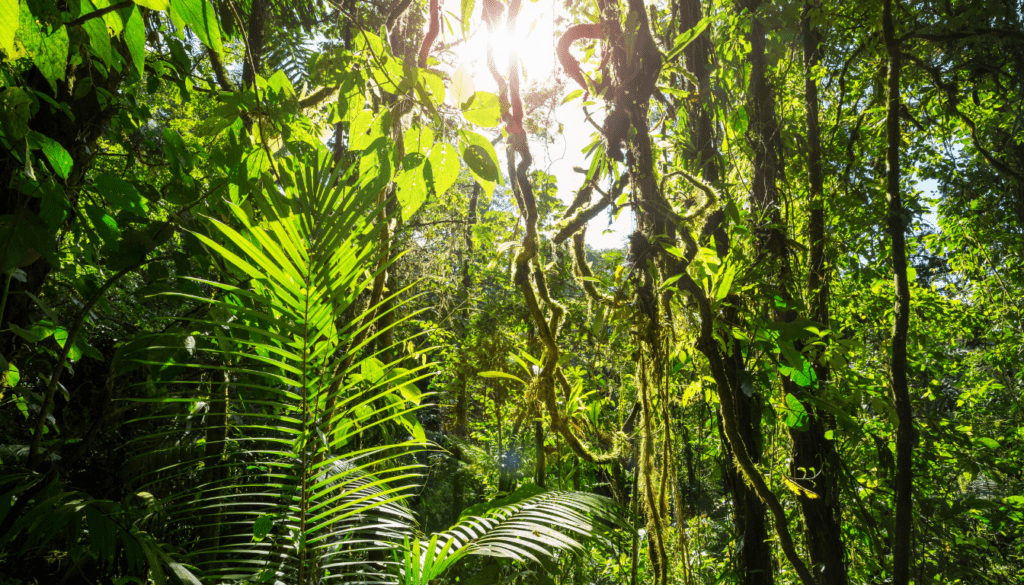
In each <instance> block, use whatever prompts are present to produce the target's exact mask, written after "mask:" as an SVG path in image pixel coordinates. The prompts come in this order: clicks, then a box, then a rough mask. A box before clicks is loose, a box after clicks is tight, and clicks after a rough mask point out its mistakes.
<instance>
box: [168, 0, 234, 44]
mask: <svg viewBox="0 0 1024 585" xmlns="http://www.w3.org/2000/svg"><path fill="white" fill-rule="evenodd" d="M170 8H171V18H175V19H179V20H180V21H181V22H182V23H183V24H186V25H188V27H189V28H191V29H192V32H194V33H195V35H196V36H197V37H199V40H200V41H202V42H203V44H204V45H206V46H207V47H210V48H211V49H213V50H214V51H217V52H220V51H222V50H223V48H222V47H221V38H220V23H219V22H218V20H217V14H216V12H215V11H214V9H213V5H212V4H210V2H209V0H174V2H173V3H171V4H170Z"/></svg>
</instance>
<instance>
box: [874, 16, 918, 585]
mask: <svg viewBox="0 0 1024 585" xmlns="http://www.w3.org/2000/svg"><path fill="white" fill-rule="evenodd" d="M882 39H883V42H884V43H885V52H886V55H887V56H888V75H887V79H886V86H887V101H888V103H887V106H886V119H885V134H886V152H885V162H886V172H885V183H886V185H885V187H886V195H887V198H888V213H887V218H886V223H887V227H888V231H889V236H890V238H892V250H891V255H892V268H893V281H894V284H895V287H896V298H895V301H894V313H895V322H894V323H893V330H892V358H891V359H892V361H891V363H890V373H891V376H892V380H891V383H892V394H893V399H894V401H895V403H896V416H897V419H898V421H899V424H898V426H897V428H896V522H895V530H894V537H893V551H892V552H893V576H892V582H893V585H907V584H908V583H909V582H910V537H911V529H912V517H911V512H912V506H913V494H912V491H913V481H914V478H913V472H914V470H913V461H912V457H913V450H914V443H913V441H914V439H913V431H914V429H913V425H914V421H913V412H912V410H911V404H910V390H909V388H908V386H907V332H908V329H909V326H910V284H909V282H908V281H907V250H906V239H905V238H906V235H905V228H904V225H903V200H902V198H901V196H900V117H899V116H900V67H901V65H900V46H899V41H898V40H897V39H896V32H895V26H894V24H893V15H892V0H884V2H883V4H882Z"/></svg>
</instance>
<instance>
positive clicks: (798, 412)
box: [785, 394, 809, 431]
mask: <svg viewBox="0 0 1024 585" xmlns="http://www.w3.org/2000/svg"><path fill="white" fill-rule="evenodd" d="M808 418H809V416H808V414H807V409H806V408H804V405H803V404H802V403H801V402H800V401H799V400H797V398H796V396H793V395H792V394H786V420H785V423H786V426H788V427H789V428H791V429H796V430H798V431H805V430H807V421H808Z"/></svg>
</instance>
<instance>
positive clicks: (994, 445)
mask: <svg viewBox="0 0 1024 585" xmlns="http://www.w3.org/2000/svg"><path fill="white" fill-rule="evenodd" d="M978 442H979V443H981V444H982V445H984V446H986V447H988V448H989V449H993V450H995V449H998V448H999V441H996V440H995V439H990V438H988V437H979V438H978Z"/></svg>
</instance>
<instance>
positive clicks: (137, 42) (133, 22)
mask: <svg viewBox="0 0 1024 585" xmlns="http://www.w3.org/2000/svg"><path fill="white" fill-rule="evenodd" d="M136 1H137V2H138V1H139V0H136ZM124 44H125V45H127V46H128V53H129V54H130V55H131V57H132V64H133V65H135V71H136V72H137V73H138V74H139V76H140V77H141V76H142V74H143V72H144V69H145V66H146V25H145V23H143V21H142V13H141V12H139V9H138V8H137V7H134V6H133V7H132V12H131V14H130V15H129V16H128V22H126V23H125V24H124Z"/></svg>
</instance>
